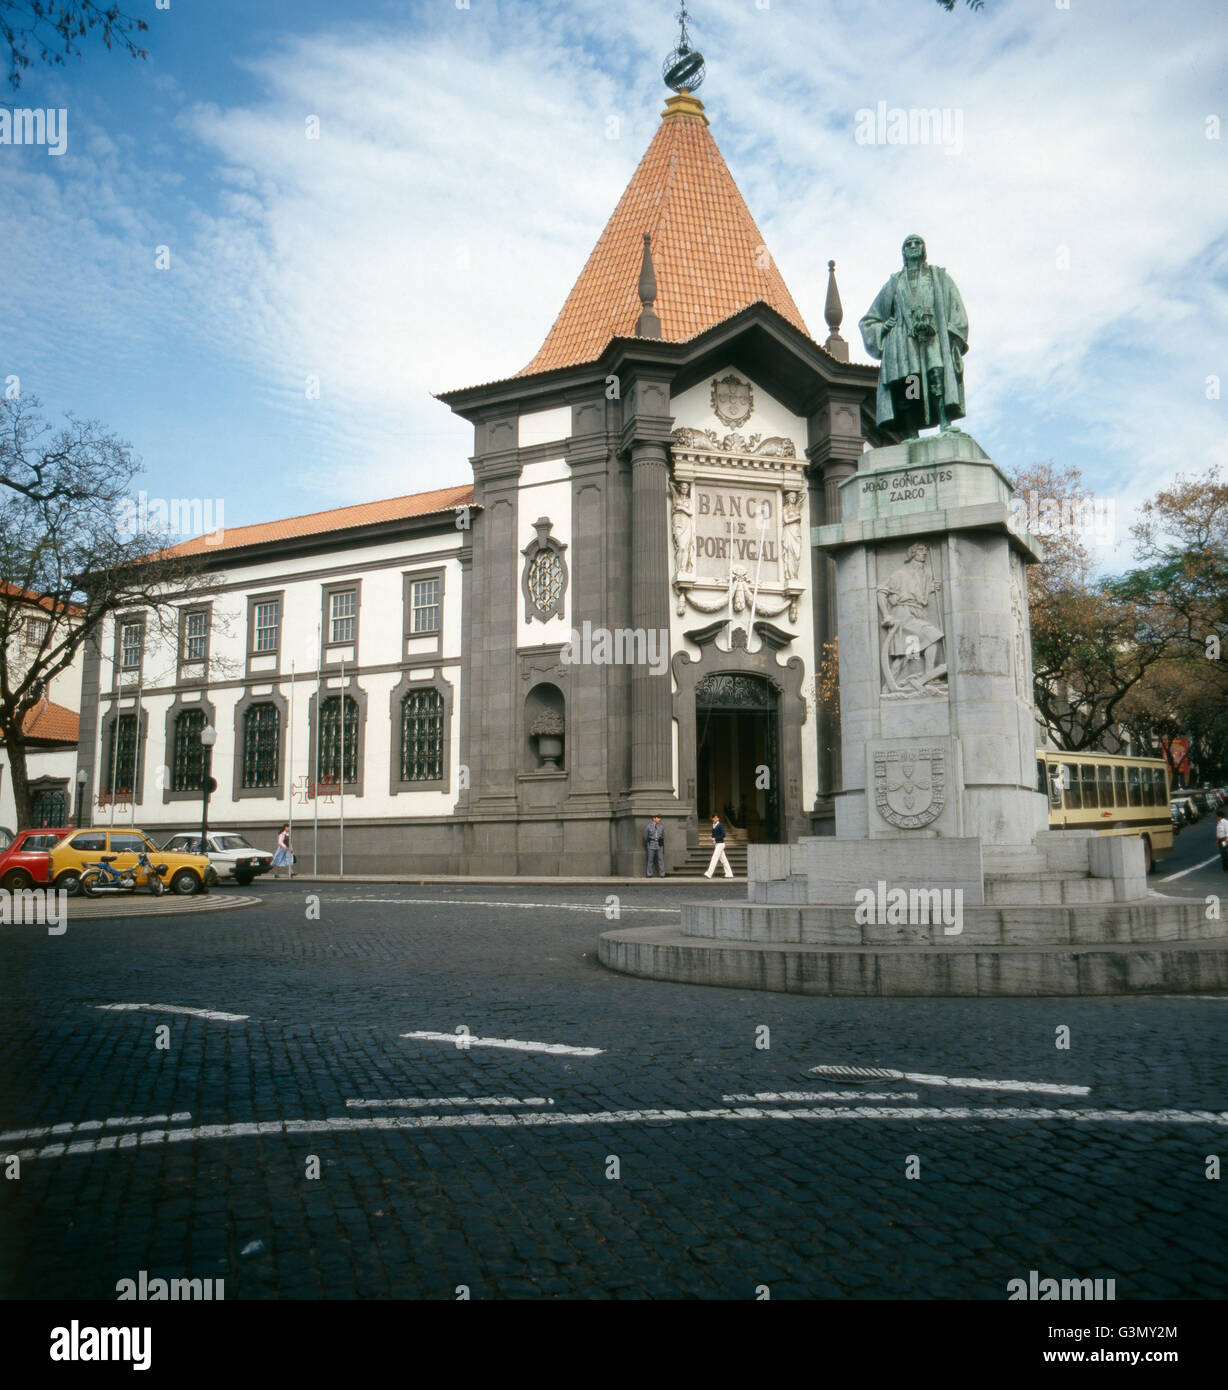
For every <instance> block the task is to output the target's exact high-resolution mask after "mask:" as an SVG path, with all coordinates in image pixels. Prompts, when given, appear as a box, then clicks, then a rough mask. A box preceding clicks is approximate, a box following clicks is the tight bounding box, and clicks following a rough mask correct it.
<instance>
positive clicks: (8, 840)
mask: <svg viewBox="0 0 1228 1390" xmlns="http://www.w3.org/2000/svg"><path fill="white" fill-rule="evenodd" d="M12 843H13V832H12V831H11V830H10V829H9V828H8V826H7V825H0V849H7V848H8V847H9V845H11V844H12Z"/></svg>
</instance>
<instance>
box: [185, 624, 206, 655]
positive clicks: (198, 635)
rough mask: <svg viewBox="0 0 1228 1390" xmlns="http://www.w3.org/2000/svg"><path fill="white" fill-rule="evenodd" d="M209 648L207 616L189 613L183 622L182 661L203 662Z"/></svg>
mask: <svg viewBox="0 0 1228 1390" xmlns="http://www.w3.org/2000/svg"><path fill="white" fill-rule="evenodd" d="M208 646H209V615H208V614H207V613H203V612H201V613H189V614H187V615H186V617H185V618H184V620H183V659H184V661H204V659H205V656H206V654H207V650H208Z"/></svg>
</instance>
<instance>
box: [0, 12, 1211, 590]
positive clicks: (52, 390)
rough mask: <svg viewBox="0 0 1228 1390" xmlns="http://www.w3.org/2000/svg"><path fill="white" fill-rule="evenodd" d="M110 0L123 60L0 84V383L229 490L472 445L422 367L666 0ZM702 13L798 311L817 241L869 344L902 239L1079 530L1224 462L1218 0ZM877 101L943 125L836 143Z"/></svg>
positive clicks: (1004, 417)
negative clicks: (922, 243) (1081, 497)
mask: <svg viewBox="0 0 1228 1390" xmlns="http://www.w3.org/2000/svg"><path fill="white" fill-rule="evenodd" d="M125 8H127V9H128V10H129V11H130V12H131V13H135V14H142V15H144V16H145V17H146V18H147V19H148V21H149V24H150V31H149V33H148V34H147V35H146V36H145V37H144V40H143V41H144V42H145V43H146V44H147V46H148V49H149V58H148V60H147V61H144V62H139V61H133V60H131V59H129V58H127V57H125V56H121V55H119V54H117V53H116V54H110V55H108V54H107V53H106V51H105V50H104V49H103V48H102V47H101V46H100V45H95V44H94V43H89V44H88V45H87V47H86V52H85V56H84V57H83V58H80V59H70V60H69V62H68V65H67V66H66V67H64V68H60V69H47V68H35V69H31V71H30V73H29V75H28V76H27V78H26V80H25V81H24V83H23V85H22V87H21V89H20V91H19V92H17V93H11V92H9V91H7V89H6V91H5V94H4V98H3V100H4V102H5V103H6V104H8V105H10V106H13V105H16V106H21V107H42V108H61V107H62V108H65V109H66V110H67V112H68V147H67V151H66V153H65V154H63V155H62V156H60V157H57V156H54V155H52V154H50V153H49V151H48V150H47V149H45V148H38V147H17V146H4V145H0V248H2V250H0V264H2V265H3V266H4V276H3V282H2V289H0V306H2V307H0V380H4V379H9V378H12V377H14V376H16V377H19V378H20V388H21V390H22V392H23V393H25V394H31V393H33V394H37V395H38V396H40V397H41V399H42V401H43V404H44V406H45V407H46V408H47V409H48V410H50V411H52V412H55V413H58V412H61V411H67V410H71V411H73V412H75V413H76V414H78V415H83V416H87V417H94V418H98V419H100V420H102V421H104V422H105V423H106V424H107V425H108V426H109V427H111V428H113V429H114V430H116V431H117V432H119V433H120V434H122V435H123V436H125V437H126V438H128V439H129V440H130V441H131V442H132V444H133V445H134V446H135V448H136V450H137V451H138V453H139V454H140V455H141V457H142V459H143V461H144V464H145V468H146V476H145V478H144V486H145V487H146V489H147V490H148V492H149V494H150V495H151V496H152V497H157V496H165V497H179V496H184V495H186V494H188V493H191V494H193V495H196V496H200V497H208V498H221V499H223V501H224V505H225V520H226V523H227V524H228V525H231V526H234V525H238V524H242V523H244V522H247V521H255V520H261V519H265V518H269V517H274V516H279V515H282V516H284V515H293V514H296V513H299V512H305V511H313V510H318V509H320V508H323V507H329V506H339V505H344V504H346V503H351V502H356V501H363V500H368V499H371V498H374V497H380V496H391V495H397V494H401V493H405V492H413V491H416V490H420V489H424V488H428V487H436V486H442V485H444V484H447V483H454V482H463V481H466V480H467V478H468V477H469V468H468V455H469V452H470V447H471V443H472V439H471V434H470V431H469V429H468V427H467V426H466V425H464V423H463V422H461V421H459V420H457V419H456V418H455V417H453V416H452V415H451V413H450V412H449V411H448V410H447V409H446V407H444V406H442V405H440V404H439V403H438V402H437V401H435V400H433V399H432V394H431V393H432V392H435V391H440V390H446V389H449V388H453V387H458V386H465V385H470V384H474V383H478V382H482V381H488V380H491V379H494V378H499V377H504V376H508V375H511V374H512V373H514V372H516V371H517V370H519V369H520V368H521V367H522V366H523V365H524V364H525V363H526V362H527V361H528V360H529V359H530V358H531V357H532V355H533V354H534V352H535V351H536V349H537V348H538V346H539V345H540V343H541V341H542V339H543V338H544V336H545V334H546V332H547V330H548V329H549V327H550V324H551V322H552V321H553V318H554V316H555V314H556V313H557V312H558V309H559V308H560V306H561V305H562V302H563V300H564V298H565V297H566V295H567V292H568V290H569V289H570V287H571V285H572V283H573V281H574V280H575V277H576V275H577V274H578V273H579V271H580V268H581V266H582V265H583V263H584V260H585V258H586V256H587V255H588V252H589V251H590V249H591V248H592V245H593V243H594V242H595V241H596V239H597V237H598V235H599V234H600V232H601V229H602V227H603V225H604V223H605V221H606V219H607V218H608V216H609V214H610V212H611V211H612V210H613V208H614V205H615V203H616V202H617V200H618V197H619V195H620V193H621V192H622V189H623V187H624V186H625V185H626V183H627V180H628V179H629V178H630V176H631V173H632V171H633V169H634V167H635V165H636V163H637V162H638V160H639V158H640V156H641V155H642V153H643V151H644V149H645V148H646V147H647V145H648V142H649V140H650V139H651V138H652V134H653V132H654V130H655V128H656V126H657V123H658V119H659V113H660V110H661V105H662V97H663V96H664V95H666V93H665V91H664V89H663V86H662V83H661V78H660V72H661V62H662V59H663V57H664V56H665V54H666V52H668V50H669V49H670V47H671V46H672V44H673V42H674V38H675V34H676V26H675V24H674V21H673V18H672V14H673V11H674V10H675V9H676V4H675V3H674V0H652V2H651V3H650V0H623V3H620V4H618V5H611V4H610V3H609V0H574V2H568V3H550V2H549V0H505V2H504V3H495V0H468V3H467V4H465V0H422V2H421V3H405V0H397V2H396V3H392V2H391V0H388V2H385V0H346V3H344V4H343V3H341V0H293V3H291V0H261V3H260V4H259V5H258V6H256V5H252V4H251V3H250V0H210V3H209V4H208V5H205V4H203V3H190V0H173V4H172V5H171V8H170V9H168V10H157V9H155V8H154V5H153V3H152V0H129V3H128V4H127V5H126V7H125ZM691 18H692V24H691V29H692V38H693V40H694V42H695V44H696V45H697V46H698V47H699V48H701V49H702V51H703V53H704V55H705V57H706V59H707V66H708V73H707V79H706V81H705V83H704V85H703V88H702V91H701V96H702V98H703V100H704V102H705V104H706V106H707V111H708V115H709V117H710V118H711V121H712V127H711V129H712V133H713V135H714V136H715V138H716V140H717V143H718V144H719V146H720V148H721V150H722V152H723V153H724V155H725V158H726V160H727V162H728V164H729V166H730V168H731V170H732V172H733V175H734V178H735V179H736V180H737V182H738V184H739V186H740V187H741V189H742V192H743V194H744V195H745V197H746V199H747V202H748V203H749V205H750V208H751V211H752V212H753V213H754V215H755V217H756V219H757V221H758V222H759V225H760V228H761V230H762V231H763V233H764V236H765V239H766V242H767V244H768V246H769V248H770V249H771V251H772V253H773V254H774V256H775V258H776V260H777V262H778V264H779V265H780V267H781V270H782V272H783V274H784V277H785V280H786V282H787V283H788V285H789V286H790V289H791V290H792V292H793V296H794V298H795V299H796V300H797V303H798V305H799V307H800V308H801V310H802V313H803V315H804V316H805V317H806V319H807V321H808V323H809V325H810V329H811V332H812V334H813V335H814V336H816V337H817V338H819V339H820V340H821V339H822V338H823V337H824V336H825V335H826V329H825V326H824V323H823V298H824V292H825V285H826V267H827V261H828V259H831V258H834V259H835V260H836V262H837V266H838V271H837V273H838V277H839V283H840V290H841V294H842V297H843V300H844V305H845V309H846V318H845V323H844V329H843V331H844V336H845V337H846V338H848V339H849V341H850V343H851V344H852V347H853V352H854V356H855V357H856V358H857V359H859V360H868V359H867V358H866V357H865V354H864V352H863V350H862V346H861V343H860V341H859V335H858V333H857V328H856V320H857V318H858V317H859V316H860V314H861V313H862V312H864V310H865V308H866V306H867V305H868V304H869V303H870V300H871V299H872V297H873V295H874V293H875V292H876V290H877V289H878V287H879V285H880V284H881V283H882V281H883V280H884V278H885V277H886V275H887V274H888V273H889V272H890V271H891V270H893V269H895V268H896V267H897V266H898V264H899V246H900V242H901V241H902V239H903V237H904V235H905V233H907V232H910V231H918V232H920V233H921V234H922V235H924V236H925V237H926V239H927V242H928V246H929V253H930V257H931V259H932V260H933V261H935V262H937V263H938V264H941V265H945V266H946V267H947V268H948V269H949V270H950V271H951V272H952V274H953V275H954V277H955V279H956V281H957V283H958V284H959V287H960V289H961V291H962V293H963V297H964V300H965V303H966V304H967V306H968V312H969V319H970V324H971V331H970V351H969V357H968V396H969V415H968V419H967V420H966V421H965V425H966V426H967V428H968V429H969V430H970V431H971V432H972V433H973V434H974V435H975V436H976V438H977V439H978V440H979V442H980V443H981V444H982V445H983V446H984V447H985V448H986V449H987V450H988V451H989V452H990V453H991V454H992V455H993V456H994V457H995V458H996V459H997V460H998V461H999V463H1000V464H1001V465H1002V466H1003V467H1004V468H1005V469H1006V471H1007V472H1008V473H1009V472H1011V471H1012V470H1013V469H1015V468H1018V467H1023V466H1027V465H1028V464H1031V463H1033V462H1036V461H1040V460H1048V459H1053V460H1054V461H1055V462H1056V463H1058V464H1059V465H1065V464H1068V463H1073V464H1077V465H1078V466H1079V467H1080V468H1081V469H1082V471H1083V474H1084V477H1085V480H1086V481H1087V482H1088V483H1089V484H1090V485H1091V486H1092V487H1093V488H1094V489H1095V490H1096V491H1097V493H1098V494H1101V495H1103V496H1104V497H1105V498H1107V499H1109V500H1111V501H1112V503H1113V504H1114V507H1115V511H1116V518H1117V531H1118V541H1119V544H1117V546H1116V547H1115V548H1112V547H1110V548H1109V549H1108V550H1106V551H1105V553H1104V555H1103V557H1102V559H1103V562H1104V563H1106V564H1110V565H1113V564H1116V563H1124V562H1126V561H1127V560H1128V558H1129V547H1128V540H1127V538H1126V537H1125V528H1126V526H1127V525H1128V523H1129V519H1130V515H1131V513H1132V511H1133V509H1134V507H1136V506H1137V504H1138V503H1139V502H1140V501H1141V500H1142V499H1143V498H1145V497H1147V496H1148V495H1150V494H1151V493H1153V492H1154V491H1155V490H1156V488H1157V487H1158V486H1160V485H1161V484H1162V483H1163V482H1164V481H1165V480H1167V479H1169V478H1171V477H1172V476H1173V475H1174V474H1175V473H1176V472H1179V471H1186V472H1192V471H1202V470H1205V469H1207V468H1209V467H1211V466H1212V465H1213V464H1214V463H1217V462H1218V463H1221V464H1223V463H1228V447H1226V444H1225V440H1226V438H1228V433H1226V430H1225V423H1226V419H1225V412H1226V411H1228V129H1226V130H1224V131H1223V132H1222V135H1221V133H1220V132H1219V131H1218V123H1219V122H1223V123H1224V125H1225V126H1226V127H1228V84H1226V79H1225V74H1226V73H1228V61H1226V59H1228V25H1225V24H1224V6H1223V0H1173V3H1170V4H1167V5H1163V4H1155V3H1153V2H1152V0H1068V3H1067V0H986V4H985V7H984V9H983V10H982V11H981V12H980V13H973V12H971V11H968V10H967V9H965V8H963V7H962V6H961V8H960V10H959V12H957V13H955V14H951V15H948V14H945V13H944V12H943V11H942V10H941V9H939V8H938V6H937V5H936V4H934V3H933V0H694V2H693V4H692V5H691ZM879 102H883V103H885V105H886V107H887V108H888V109H891V108H902V109H908V108H912V107H927V108H933V107H938V108H943V109H945V110H947V111H948V113H949V119H950V122H951V124H950V126H949V127H948V129H949V131H950V133H951V136H952V140H951V142H950V144H949V145H948V147H946V148H944V147H941V146H937V147H936V146H919V145H897V144H890V143H887V144H879V143H871V142H866V141H865V140H864V138H863V139H862V140H859V139H858V130H859V121H858V113H859V112H860V111H864V110H867V109H869V110H874V111H877V108H878V103H879ZM312 118H316V120H317V121H318V130H319V138H318V139H310V138H308V130H309V125H310V122H311V119H312ZM611 118H615V119H611ZM860 125H861V128H862V135H863V137H864V134H865V130H864V125H865V122H864V119H863V120H862V121H861V123H860ZM1213 137H1218V138H1213ZM159 247H166V248H168V250H169V257H170V264H169V268H167V269H158V268H157V254H158V252H157V248H159ZM309 378H316V379H318V382H319V394H318V398H315V399H312V398H309V393H308V385H307V383H308V379H309ZM1221 379H1222V381H1223V383H1224V385H1223V390H1222V391H1217V387H1216V382H1217V381H1218V380H1221ZM1220 397H1223V398H1220Z"/></svg>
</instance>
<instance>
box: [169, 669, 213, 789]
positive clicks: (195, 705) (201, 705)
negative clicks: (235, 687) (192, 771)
mask: <svg viewBox="0 0 1228 1390" xmlns="http://www.w3.org/2000/svg"><path fill="white" fill-rule="evenodd" d="M186 710H203V711H204V715H205V725H206V727H207V726H209V725H210V724H212V725H213V727H214V728H215V729H216V728H217V711H216V710H215V709H214V707H213V704H212V702H211V701H209V700H204V699H201V700H184V699H182V698H181V697H180V696H179V695H176V696H175V699H174V701H173V702H172V703H171V706H170V708H169V709H168V710H167V711H166V736H165V742H164V743H163V745H162V748H163V752H164V755H165V759H166V770H167V772H168V773H169V774H170V775H169V776H168V777H167V779H166V786H165V787H163V788H162V804H163V806H168V805H169V804H170V803H171V802H172V801H195V802H199V801H200V799H201V793H200V792H199V791H188V792H179V791H175V790H174V787H173V779H174V770H175V721H176V720H177V719H178V718H179V716H180V715H181V714H183V713H184V712H185V711H186ZM213 775H214V776H215V777H216V776H217V773H216V771H215V772H214V773H213Z"/></svg>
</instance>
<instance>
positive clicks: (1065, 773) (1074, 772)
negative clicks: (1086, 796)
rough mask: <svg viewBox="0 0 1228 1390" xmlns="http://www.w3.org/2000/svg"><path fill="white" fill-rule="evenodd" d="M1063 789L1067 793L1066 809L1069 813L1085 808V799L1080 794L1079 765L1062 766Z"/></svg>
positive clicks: (1067, 764)
mask: <svg viewBox="0 0 1228 1390" xmlns="http://www.w3.org/2000/svg"><path fill="white" fill-rule="evenodd" d="M1062 789H1063V790H1064V791H1065V793H1066V809H1067V810H1068V811H1078V810H1080V809H1081V808H1082V806H1083V798H1082V796H1080V794H1079V768H1078V765H1077V764H1075V763H1063V764H1062Z"/></svg>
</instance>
